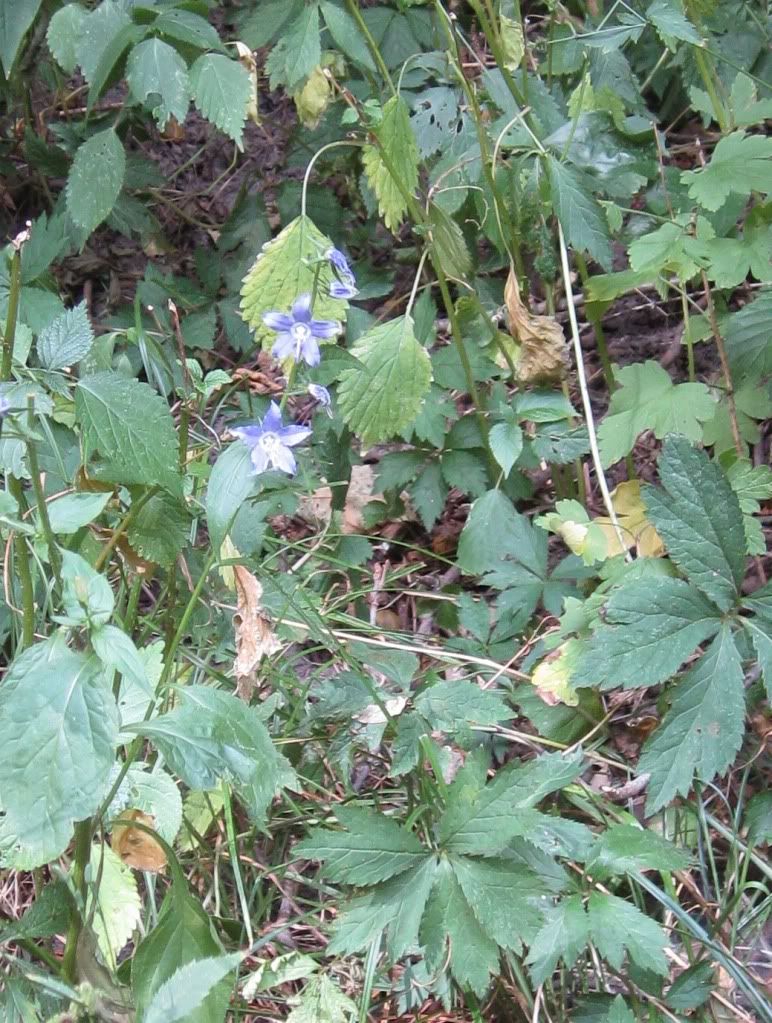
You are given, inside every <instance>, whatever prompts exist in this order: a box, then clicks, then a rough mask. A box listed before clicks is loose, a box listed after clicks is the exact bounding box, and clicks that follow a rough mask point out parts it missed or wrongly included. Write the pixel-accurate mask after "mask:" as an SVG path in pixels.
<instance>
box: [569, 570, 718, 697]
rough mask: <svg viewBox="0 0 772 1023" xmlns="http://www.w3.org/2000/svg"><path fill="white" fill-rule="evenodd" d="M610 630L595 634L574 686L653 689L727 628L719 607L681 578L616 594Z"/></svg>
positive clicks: (608, 613)
mask: <svg viewBox="0 0 772 1023" xmlns="http://www.w3.org/2000/svg"><path fill="white" fill-rule="evenodd" d="M605 620H606V624H605V625H600V626H598V628H596V629H595V631H594V632H593V634H592V637H591V638H590V640H589V641H587V642H586V643H585V644H584V649H583V650H582V652H581V653H580V655H579V658H578V660H577V663H576V667H575V670H574V672H573V674H572V676H571V684H572V685H573V686H595V685H600V686H602V687H603V688H606V689H609V688H612V687H613V686H623V687H624V688H626V689H632V688H635V687H637V686H652V685H656V684H657V683H659V682H664V681H665V680H666V679H668V678H670V676H671V675H674V674H675V673H676V672H677V671H678V669H679V668H680V666H681V665H682V664H683V662H684V661H685V660H686V658H687V657H688V656H689V654H691V653H692V651H693V650H695V649H696V647H697V646H698V645H699V644H700V643H702V642H703V641H704V640H706V639H708V638H709V637H711V636H713V635H715V633H717V632H718V630H719V629H720V628H721V616H720V613H719V610H718V608H717V607H715V606H714V605H713V604H711V602H710V601H709V600H708V599H707V598H706V597H704V596H703V595H702V594H701V593H700V592H699V591H698V590H695V589H694V588H693V587H691V586H689V585H688V583H685V582H684V581H683V580H681V579H671V578H668V577H663V578H647V579H641V580H632V581H630V582H629V583H627V584H626V585H624V586H621V587H620V588H619V589H618V590H617V591H616V592H615V593H613V594H612V595H611V598H610V599H609V601H608V603H607V605H606V610H605Z"/></svg>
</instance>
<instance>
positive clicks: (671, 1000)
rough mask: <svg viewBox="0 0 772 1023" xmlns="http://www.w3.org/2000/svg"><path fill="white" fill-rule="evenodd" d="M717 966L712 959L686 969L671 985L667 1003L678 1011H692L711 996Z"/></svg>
mask: <svg viewBox="0 0 772 1023" xmlns="http://www.w3.org/2000/svg"><path fill="white" fill-rule="evenodd" d="M714 971H715V966H714V964H713V963H712V962H711V961H710V960H703V961H702V962H701V963H695V964H694V966H690V967H689V968H688V969H687V970H684V972H683V973H682V974H680V975H679V976H678V977H676V979H675V980H674V981H673V983H672V984H671V986H670V990H669V991H668V993H667V1004H668V1005H669V1006H670V1008H671V1009H675V1010H676V1011H677V1012H691V1010H692V1009H698V1008H699V1007H700V1006H701V1005H704V1004H705V1002H707V1000H708V999H709V998H710V995H711V992H712V991H713V988H714V985H715V982H716V978H715V975H714Z"/></svg>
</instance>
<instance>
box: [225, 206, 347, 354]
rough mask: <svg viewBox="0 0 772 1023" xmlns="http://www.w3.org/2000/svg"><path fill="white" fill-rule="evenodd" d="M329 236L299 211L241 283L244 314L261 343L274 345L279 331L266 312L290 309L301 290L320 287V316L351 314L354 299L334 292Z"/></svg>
mask: <svg viewBox="0 0 772 1023" xmlns="http://www.w3.org/2000/svg"><path fill="white" fill-rule="evenodd" d="M331 246H332V242H331V241H330V239H329V238H327V237H326V236H325V235H323V234H322V232H321V231H320V230H319V229H318V228H317V227H316V226H315V225H314V223H313V221H312V220H310V218H309V217H306V216H300V217H296V218H295V219H294V220H293V221H292V222H291V223H289V224H287V226H286V227H285V228H284V229H283V230H282V231H281V232H280V233H279V234H278V235H277V236H276V237H275V238H273V239H272V240H271V241H269V242H267V243H266V244H265V245H264V246H263V251H262V253H261V254H260V255H259V256H258V257H257V259H256V261H255V263H254V265H253V266H252V269H251V270H250V271H249V273H248V274H247V276H246V277H245V278H244V283H243V285H242V288H241V315H242V316H243V318H244V319H245V320H246V322H247V323H248V324H249V326H250V327H252V329H253V330H254V332H255V343H256V344H262V346H263V347H264V348H270V347H271V346H272V345H273V343H274V340H275V338H276V335H275V333H274V332H273V331H272V330H269V329H268V327H266V326H265V324H264V323H263V320H262V315H263V313H266V312H269V311H271V310H278V311H279V312H286V311H287V310H288V309H289V308H290V306H291V305H292V303H293V302H294V301H295V299H296V298H297V297H298V295H301V294H303V293H304V292H308V293H309V294H311V293H313V292H314V290H315V291H316V296H317V298H316V301H315V302H314V316H315V317H317V318H318V319H323V320H340V319H343V318H345V314H346V309H347V308H348V302H346V301H345V300H344V299H336V298H330V296H329V288H330V284H332V282H333V281H334V280H335V275H334V272H333V270H332V267H331V266H330V264H329V262H328V260H327V259H326V258H325V255H324V254H325V253H326V252H327V251H328V249H330V248H331Z"/></svg>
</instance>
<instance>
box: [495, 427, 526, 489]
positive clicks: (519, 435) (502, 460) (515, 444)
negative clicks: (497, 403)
mask: <svg viewBox="0 0 772 1023" xmlns="http://www.w3.org/2000/svg"><path fill="white" fill-rule="evenodd" d="M488 440H489V443H490V447H491V454H492V455H493V457H494V458H495V459H496V461H497V462H498V464H499V465H500V466H501V469H502V471H503V473H504V479H506V478H507V476H509V474H510V472H511V471H512V466H513V465H514V464H515V462H516V461H517V460H518V458H519V457H520V452H521V451H522V450H523V431H522V428H521V427H519V426H518V425H517V423H514V422H510V423H496V425H495V426H492V427H491V432H490V434H489V435H488Z"/></svg>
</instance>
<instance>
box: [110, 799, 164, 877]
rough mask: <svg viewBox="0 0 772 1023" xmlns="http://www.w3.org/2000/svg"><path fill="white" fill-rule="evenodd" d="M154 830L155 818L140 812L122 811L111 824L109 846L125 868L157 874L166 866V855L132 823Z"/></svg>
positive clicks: (151, 837)
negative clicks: (111, 831)
mask: <svg viewBox="0 0 772 1023" xmlns="http://www.w3.org/2000/svg"><path fill="white" fill-rule="evenodd" d="M133 821H136V822H137V823H139V824H144V825H145V827H148V828H153V829H155V818H154V817H150V816H149V815H148V814H146V813H142V811H141V810H124V811H123V813H122V814H121V815H120V817H118V819H117V820H116V822H115V823H114V824H113V834H112V838H111V840H110V844H111V845H112V847H113V851H114V852H115V853H116V854H117V855H118V856H119V857H120V858H121V860H123V862H124V863H125V864H126V866H127V867H133V868H134V869H135V870H149V871H151V872H152V873H155V874H157V873H159V872H160V871H162V870H163V869H164V867H165V866H166V853H165V852H164V851H163V849H162V848H161V846H160V845H159V844H158V842H156V840H155V839H154V838H153V836H152V835H149V834H148V833H147V831H145V830H144V828H133V827H132V826H131V824H132V822H133Z"/></svg>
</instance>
